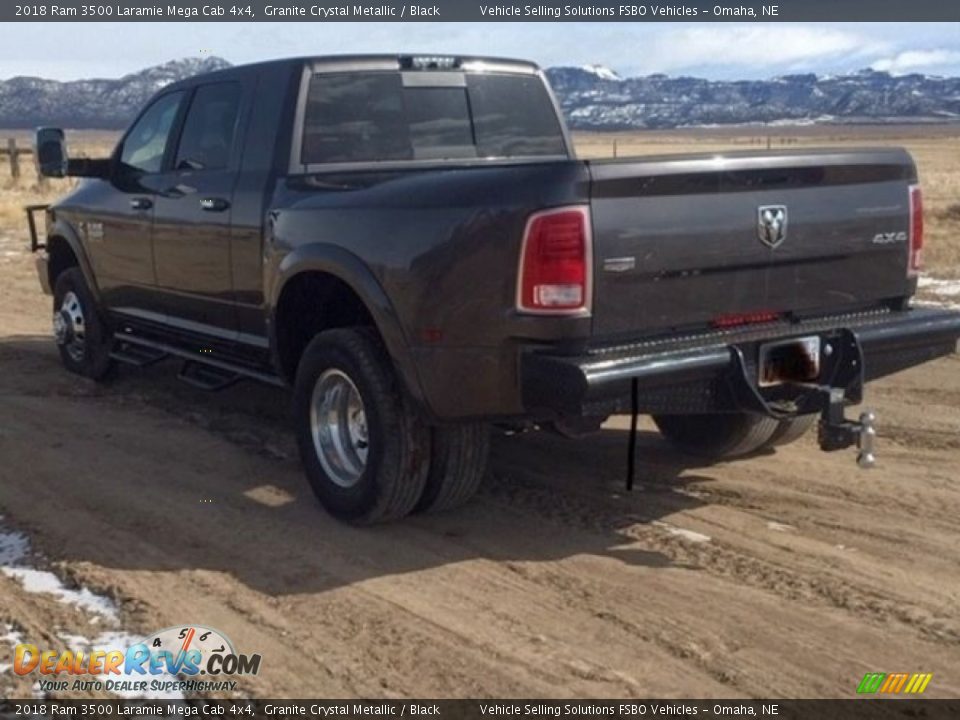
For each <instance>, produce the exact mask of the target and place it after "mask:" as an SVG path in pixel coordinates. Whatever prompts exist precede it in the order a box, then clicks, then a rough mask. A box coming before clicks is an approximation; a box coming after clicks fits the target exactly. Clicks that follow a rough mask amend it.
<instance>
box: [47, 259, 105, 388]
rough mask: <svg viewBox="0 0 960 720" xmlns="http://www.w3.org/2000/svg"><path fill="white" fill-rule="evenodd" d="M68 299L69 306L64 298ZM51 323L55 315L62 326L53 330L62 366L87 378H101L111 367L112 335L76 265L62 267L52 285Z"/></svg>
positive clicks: (55, 319)
mask: <svg viewBox="0 0 960 720" xmlns="http://www.w3.org/2000/svg"><path fill="white" fill-rule="evenodd" d="M65 300H68V301H69V302H68V303H67V305H69V308H68V307H67V306H65V303H64V301H65ZM53 313H54V323H55V324H56V323H57V316H60V322H61V323H63V324H64V325H65V326H66V327H64V328H62V332H61V331H55V335H56V336H57V349H58V350H59V351H60V359H61V360H62V361H63V365H64V367H66V368H67V370H69V371H70V372H72V373H76V374H77V375H83V376H84V377H87V378H90V379H91V380H103V379H105V378H106V377H107V376H108V375H109V374H110V371H111V370H112V369H113V367H114V362H113V360H112V359H111V358H110V348H111V346H112V344H113V336H112V334H111V333H110V330H109V329H108V328H107V325H106V323H105V322H104V321H103V315H102V314H101V312H100V308H99V307H98V305H97V302H96V300H95V299H94V297H93V293H92V292H90V288H89V287H87V281H86V280H85V279H84V277H83V272H81V270H80V268H78V267H73V268H70V269H68V270H64V271H63V272H62V273H60V274H59V275H58V276H57V280H56V282H55V283H54V287H53Z"/></svg>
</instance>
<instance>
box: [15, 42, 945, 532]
mask: <svg viewBox="0 0 960 720" xmlns="http://www.w3.org/2000/svg"><path fill="white" fill-rule="evenodd" d="M63 138H64V135H63V132H62V131H60V130H58V129H54V128H42V129H41V130H39V131H38V138H37V151H38V157H39V162H40V164H41V168H42V171H43V172H44V173H45V174H47V175H50V176H57V177H62V176H65V175H66V176H79V177H83V178H85V180H84V181H83V182H81V183H80V184H79V185H78V187H77V188H76V189H75V190H74V191H72V192H71V193H70V194H69V195H67V196H66V197H64V198H62V199H61V200H59V201H58V202H56V203H55V204H54V205H52V206H50V207H45V206H44V207H42V208H40V207H33V208H30V209H28V219H29V220H30V225H31V232H32V242H33V246H34V249H35V251H37V256H38V267H39V274H40V281H41V283H42V284H43V286H44V288H45V289H46V290H47V291H48V292H49V293H51V294H52V295H53V298H54V303H53V322H54V331H55V336H56V341H57V344H58V345H59V348H60V353H61V356H62V359H63V362H64V364H65V365H66V367H67V368H68V369H69V370H71V371H73V372H76V373H80V374H82V375H85V376H87V377H90V378H93V379H96V380H99V379H102V378H104V377H106V376H107V374H108V373H109V371H110V370H111V368H112V367H113V366H114V364H115V362H116V361H121V362H126V363H131V364H134V365H145V364H148V363H152V362H155V361H157V360H160V359H162V358H165V357H169V356H174V357H177V358H180V359H182V360H183V367H182V370H181V373H180V374H181V377H182V378H183V379H184V380H186V381H188V382H190V383H192V384H194V385H197V386H199V387H202V388H207V389H216V388H220V387H223V386H225V385H227V384H229V383H231V382H233V381H235V380H237V379H240V378H254V379H257V380H261V381H266V382H270V383H274V384H277V385H287V386H291V387H292V389H293V398H294V409H293V412H294V423H295V428H296V433H297V436H298V441H299V447H300V451H301V456H302V460H303V465H304V468H305V471H306V474H307V477H308V478H309V480H310V483H311V485H312V487H313V489H314V491H315V492H316V494H317V496H318V497H319V499H320V500H321V502H322V503H323V505H324V506H325V507H326V508H328V510H329V511H330V512H331V513H333V514H334V515H336V516H338V517H341V518H344V519H348V520H351V521H354V522H374V521H381V520H387V519H392V518H398V517H402V516H404V515H406V514H408V513H410V512H412V511H429V510H436V509H442V508H448V507H452V506H455V505H457V504H460V503H463V502H464V501H466V500H467V499H468V498H469V497H470V496H471V495H472V494H473V493H474V492H475V490H476V488H477V486H478V484H479V483H480V481H481V479H482V477H483V475H484V468H485V465H486V458H487V451H488V445H489V435H488V428H489V427H490V426H491V425H498V426H508V427H512V428H519V427H523V428H553V429H556V430H558V431H560V432H563V433H565V434H569V435H577V434H580V433H583V432H586V431H589V430H591V429H596V428H599V427H600V424H601V423H602V422H603V420H604V419H605V418H607V417H608V416H610V415H611V414H614V413H629V414H631V415H632V417H633V418H634V422H635V421H636V416H637V414H639V413H647V414H651V415H652V416H653V418H654V420H655V421H656V424H657V426H658V427H659V428H660V430H661V431H662V433H663V436H664V437H665V438H666V439H667V440H668V441H669V442H671V443H672V444H674V445H675V446H677V447H678V448H679V449H680V450H682V451H684V452H689V453H696V454H698V455H701V456H707V457H710V458H725V457H732V456H739V455H745V454H749V453H752V452H755V451H757V450H759V449H761V448H767V447H771V446H774V445H778V444H782V443H785V442H789V441H791V440H794V439H796V438H797V437H799V436H800V435H801V434H802V433H803V432H804V431H805V430H806V429H808V428H809V427H810V426H811V424H812V423H813V422H815V421H816V420H817V419H818V418H819V421H820V422H819V442H820V446H821V447H822V448H823V449H824V450H836V449H840V448H845V447H850V446H852V445H858V446H859V447H860V455H859V457H860V461H861V463H862V464H864V465H869V464H870V463H872V460H873V458H872V445H871V442H872V435H873V427H872V417H871V416H869V415H862V416H860V418H858V419H848V418H846V417H845V408H846V407H847V406H849V405H852V404H856V403H860V402H861V399H862V395H863V388H864V383H865V382H867V381H869V380H872V379H875V378H878V377H881V376H884V375H887V374H889V373H893V372H896V371H898V370H902V369H904V368H908V367H911V366H913V365H917V364H919V363H923V362H926V361H928V360H932V359H934V358H936V357H940V356H943V355H947V354H949V353H952V352H954V351H955V349H956V344H957V339H958V337H960V313H956V312H950V311H947V310H942V309H933V308H919V307H911V296H913V294H914V292H915V290H916V284H917V275H918V272H919V270H920V266H921V251H922V247H923V219H922V209H921V196H920V189H919V186H918V185H917V177H916V170H915V168H914V164H913V162H912V160H911V158H910V156H909V155H908V154H907V153H906V152H904V151H903V150H899V149H889V148H885V149H867V150H856V151H854V150H847V149H842V150H823V151H777V152H765V153H764V152H755V153H725V154H719V155H717V154H709V155H677V156H662V157H641V158H630V159H616V160H603V161H582V160H577V159H576V157H575V155H574V150H573V145H572V143H571V140H570V136H569V134H568V132H567V130H566V128H565V125H564V122H563V120H562V118H561V115H560V113H559V111H558V107H557V103H556V102H555V100H554V98H553V96H552V93H551V91H550V88H549V86H548V84H547V82H546V81H545V79H544V76H543V73H542V72H540V70H539V69H538V68H537V67H536V66H535V65H533V64H530V63H527V62H520V61H513V60H502V59H492V58H465V57H418V56H395V55H393V56H357V57H319V58H300V59H289V60H279V61H274V62H267V63H262V64H257V65H250V66H246V67H236V68H232V69H229V70H223V71H219V72H216V73H212V74H208V75H203V76H198V77H195V78H192V79H189V80H186V81H183V82H178V83H176V84H173V85H170V86H168V87H165V88H163V89H162V90H161V91H160V92H158V93H157V95H156V96H155V97H154V98H153V99H152V100H151V101H150V102H149V104H148V105H147V106H146V107H145V108H144V109H143V111H142V112H141V113H140V115H139V116H138V117H137V119H136V120H135V121H134V122H133V124H132V126H131V127H130V128H129V130H128V131H127V132H126V133H125V134H124V135H123V137H122V139H121V140H120V142H119V144H118V145H117V148H116V150H115V151H114V153H113V155H112V157H110V158H105V159H93V160H88V159H69V158H68V157H67V154H66V150H65V145H64V139H63ZM41 210H42V211H45V227H46V232H45V237H41V233H39V232H37V228H38V227H39V226H40V223H38V222H37V221H36V218H35V213H36V212H38V211H41ZM632 436H633V434H631V437H632ZM633 453H634V448H633V446H631V448H630V455H629V460H630V462H631V464H632V458H633ZM631 474H632V471H631Z"/></svg>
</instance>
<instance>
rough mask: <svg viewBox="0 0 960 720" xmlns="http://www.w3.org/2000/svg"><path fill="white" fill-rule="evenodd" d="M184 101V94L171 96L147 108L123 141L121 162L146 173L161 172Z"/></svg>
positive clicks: (156, 101)
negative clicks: (178, 113)
mask: <svg viewBox="0 0 960 720" xmlns="http://www.w3.org/2000/svg"><path fill="white" fill-rule="evenodd" d="M182 101H183V92H172V93H168V94H167V95H164V96H162V97H159V98H157V99H156V100H155V101H154V102H153V104H152V105H151V106H150V107H149V108H147V110H146V112H144V113H143V114H142V115H141V116H140V119H139V120H137V122H136V123H134V125H133V127H132V128H130V132H128V133H127V136H126V137H125V138H124V140H123V150H122V151H121V153H120V161H121V162H122V163H123V164H124V165H126V166H128V167H132V168H135V169H137V170H140V171H142V172H145V173H155V172H160V170H161V169H162V168H163V156H164V153H165V152H166V150H167V144H168V142H169V141H170V131H171V130H172V129H173V124H174V121H175V120H176V118H177V111H178V110H179V109H180V103H181V102H182Z"/></svg>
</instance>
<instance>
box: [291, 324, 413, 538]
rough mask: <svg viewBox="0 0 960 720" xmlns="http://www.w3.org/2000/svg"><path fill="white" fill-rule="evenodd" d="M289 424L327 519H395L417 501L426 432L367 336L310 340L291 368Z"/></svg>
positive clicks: (355, 331) (348, 332) (341, 334)
mask: <svg viewBox="0 0 960 720" xmlns="http://www.w3.org/2000/svg"><path fill="white" fill-rule="evenodd" d="M294 422H295V424H296V432H297V444H298V446H299V449H300V457H301V460H302V461H303V465H304V469H305V470H306V474H307V478H308V480H309V481H310V486H311V487H312V488H313V491H314V493H315V494H316V496H317V498H318V499H319V500H320V502H321V503H322V504H323V506H324V507H325V508H326V509H327V510H328V511H329V512H330V513H331V514H332V515H334V516H336V517H338V518H340V519H342V520H347V521H350V522H354V523H359V524H369V523H374V522H383V521H387V520H394V519H397V518H401V517H403V516H405V515H407V514H408V513H410V511H411V510H413V508H414V507H415V506H416V504H417V502H418V501H419V499H420V498H421V496H422V495H423V490H424V487H425V485H426V480H427V472H428V469H429V462H430V432H429V429H428V428H427V426H426V425H425V423H424V422H423V420H422V419H421V418H420V416H419V415H418V413H417V412H416V410H415V409H414V408H413V406H412V404H411V402H410V401H409V399H408V398H407V397H406V394H405V393H404V392H403V391H402V389H401V387H400V384H399V382H398V380H397V378H396V374H395V373H394V370H393V366H392V364H391V363H390V359H389V357H388V356H387V354H386V352H385V350H384V349H383V346H382V345H381V343H380V341H379V339H378V338H377V337H376V335H375V334H374V333H373V332H372V331H370V330H368V329H366V328H351V329H337V330H328V331H325V332H322V333H320V334H319V335H317V336H316V337H315V338H314V339H313V340H312V341H311V342H310V344H309V345H308V346H307V349H306V350H305V351H304V353H303V357H302V358H301V360H300V365H299V367H298V369H297V378H296V383H295V386H294Z"/></svg>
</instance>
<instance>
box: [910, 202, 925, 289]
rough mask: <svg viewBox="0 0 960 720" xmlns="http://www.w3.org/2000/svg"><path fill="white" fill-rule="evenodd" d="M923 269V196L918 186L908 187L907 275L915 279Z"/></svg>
mask: <svg viewBox="0 0 960 720" xmlns="http://www.w3.org/2000/svg"><path fill="white" fill-rule="evenodd" d="M922 269H923V194H922V193H921V192H920V186H919V185H911V186H910V258H909V260H907V275H908V276H910V277H916V276H917V275H919V274H920V271H921V270H922Z"/></svg>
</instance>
